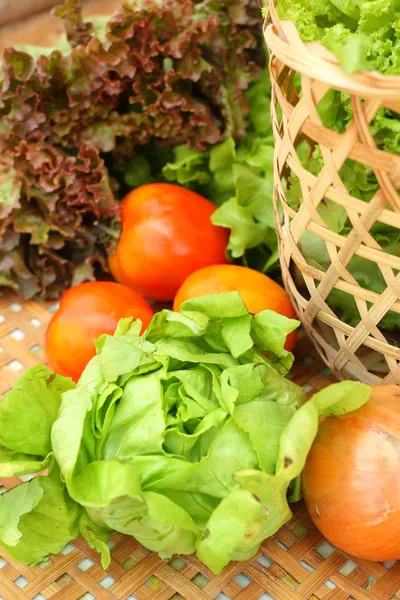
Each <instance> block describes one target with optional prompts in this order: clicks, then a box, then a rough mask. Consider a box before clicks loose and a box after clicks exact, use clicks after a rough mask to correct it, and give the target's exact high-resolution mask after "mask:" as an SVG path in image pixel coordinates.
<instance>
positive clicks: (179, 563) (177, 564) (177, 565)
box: [168, 556, 186, 571]
mask: <svg viewBox="0 0 400 600" xmlns="http://www.w3.org/2000/svg"><path fill="white" fill-rule="evenodd" d="M168 564H169V566H170V567H172V568H173V569H175V571H182V569H183V568H184V567H186V563H185V561H184V560H182V559H181V558H179V556H175V557H174V558H173V559H172V560H171V561H170V562H169V563H168Z"/></svg>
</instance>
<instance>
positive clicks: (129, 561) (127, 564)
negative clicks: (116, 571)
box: [122, 556, 137, 571]
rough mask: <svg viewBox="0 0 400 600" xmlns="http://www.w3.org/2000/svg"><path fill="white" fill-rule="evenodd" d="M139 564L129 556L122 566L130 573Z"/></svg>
mask: <svg viewBox="0 0 400 600" xmlns="http://www.w3.org/2000/svg"><path fill="white" fill-rule="evenodd" d="M136 564H137V561H136V560H135V559H134V558H133V557H132V556H128V558H127V559H126V560H125V561H124V562H123V563H122V566H123V567H124V569H125V570H126V571H129V570H130V569H132V567H134V566H135V565H136Z"/></svg>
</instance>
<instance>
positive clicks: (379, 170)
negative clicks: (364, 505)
mask: <svg viewBox="0 0 400 600" xmlns="http://www.w3.org/2000/svg"><path fill="white" fill-rule="evenodd" d="M265 39H266V42H267V45H268V48H269V50H270V72H271V82H272V122H273V130H274V137H275V145H276V152H275V183H274V187H275V192H274V202H275V214H276V220H277V229H278V236H279V242H280V257H281V266H282V273H283V279H284V282H285V286H286V289H287V290H288V292H289V293H290V295H291V297H292V299H293V302H294V304H295V306H296V309H297V312H298V315H299V317H300V319H301V321H302V323H303V326H304V328H305V329H306V331H307V333H308V334H309V336H310V337H311V339H312V340H313V341H314V343H315V345H316V347H317V349H318V351H319V353H320V355H321V356H322V358H323V360H324V361H325V363H326V364H327V365H329V367H330V368H331V369H332V371H333V372H334V373H335V374H336V375H337V376H338V377H341V378H347V379H349V378H350V379H358V380H360V381H363V382H365V383H370V384H376V383H380V382H382V381H383V382H385V383H396V384H400V365H399V361H400V347H399V346H400V343H399V341H400V338H399V339H396V338H398V334H393V333H387V332H385V331H384V330H382V328H380V326H379V324H380V322H381V321H382V319H383V317H384V316H385V315H386V314H387V313H388V311H394V312H395V313H400V274H399V272H400V257H398V256H394V255H393V254H388V253H387V252H385V251H384V249H383V248H382V247H381V246H380V245H379V243H378V242H377V241H376V239H374V238H373V236H372V235H371V233H370V230H371V228H372V227H373V225H374V224H375V223H380V224H385V225H390V226H393V227H397V228H399V227H400V197H399V195H398V191H397V190H398V189H399V188H400V156H396V155H395V154H390V153H388V152H385V151H383V150H380V149H379V148H378V147H377V143H376V140H374V137H373V135H372V134H371V130H370V127H369V124H370V123H371V121H372V120H373V118H374V116H375V114H376V113H377V111H378V110H379V108H380V107H382V106H383V107H386V108H388V109H390V110H392V111H395V112H397V113H400V77H388V76H383V75H381V74H379V73H375V72H364V73H360V74H357V75H355V76H352V77H350V76H347V75H345V73H344V72H343V71H342V69H341V67H340V65H339V64H338V61H337V60H336V58H335V57H334V56H333V55H332V54H331V53H329V52H328V51H327V50H326V49H325V48H323V47H322V45H320V44H318V43H312V44H304V43H303V42H302V40H301V39H300V36H299V34H298V32H297V29H296V27H295V25H294V23H292V22H281V21H280V20H279V17H278V14H277V10H276V0H271V2H270V9H269V16H268V18H267V23H266V28H265ZM295 78H296V79H295ZM299 80H300V81H301V92H298V91H296V87H297V90H298V89H299V86H298V83H297V82H298V81H299ZM332 88H333V89H335V90H338V91H341V92H344V93H346V94H348V95H349V96H350V99H351V106H352V111H353V121H352V122H351V123H350V125H349V126H348V127H347V129H346V131H345V132H344V133H341V134H339V133H336V132H335V131H332V130H331V129H328V128H327V127H325V126H324V125H323V123H322V121H321V118H320V116H319V113H318V108H317V106H318V103H319V102H320V101H321V99H323V98H324V96H325V94H326V93H327V92H329V91H330V90H331V89H332ZM304 139H307V140H308V141H309V142H310V144H311V146H312V147H313V148H315V147H316V146H319V149H320V153H321V155H322V158H323V162H324V166H323V168H322V170H321V171H320V172H319V174H318V175H315V174H313V173H311V172H310V171H309V170H308V169H307V168H306V167H304V165H303V164H302V163H301V160H300V158H299V156H298V153H297V151H296V149H297V148H298V146H299V144H300V142H301V141H302V140H304ZM348 159H351V160H352V161H355V162H357V163H360V164H362V165H366V166H368V167H370V168H371V169H372V171H373V172H374V174H375V176H376V179H377V182H378V184H379V189H378V191H377V193H376V194H375V195H374V197H373V198H372V199H371V201H370V202H365V201H363V200H360V199H358V198H356V197H354V196H352V195H351V194H350V193H349V192H348V190H347V188H346V186H345V185H344V183H343V181H342V179H341V177H340V170H341V168H342V166H343V165H344V164H345V162H346V161H347V160H348ZM289 174H290V175H291V174H294V175H295V176H296V177H297V178H298V181H299V184H300V188H301V196H302V198H301V202H300V207H299V209H298V210H294V209H293V208H291V206H290V205H289V202H288V176H289ZM326 199H328V200H329V201H331V202H333V203H336V204H338V205H340V206H341V207H344V208H345V210H346V212H347V217H348V222H349V225H350V227H351V231H350V233H349V234H348V235H346V236H344V235H341V234H338V233H335V232H334V231H331V230H330V229H329V228H328V227H327V225H326V223H325V221H324V220H323V219H322V217H321V216H320V213H319V212H318V210H317V209H318V207H319V205H320V203H321V202H324V201H325V200H326ZM305 232H311V233H312V234H314V236H315V238H314V239H318V241H319V242H322V244H323V247H324V249H325V248H326V251H327V253H328V255H329V260H330V266H329V268H327V269H326V271H322V270H320V269H319V268H316V266H315V265H313V264H310V262H311V261H310V260H307V259H306V258H305V257H304V253H303V252H302V246H301V237H302V235H303V234H304V233H305ZM353 257H362V258H364V259H367V260H368V261H371V263H375V265H377V266H378V269H379V278H380V279H381V281H382V283H383V285H382V293H381V294H378V293H375V292H372V291H370V290H369V289H365V288H363V287H362V286H361V285H359V283H358V282H357V281H356V279H355V278H354V277H353V276H352V274H351V273H350V272H349V270H348V266H349V263H350V261H351V259H352V258H353ZM333 290H339V291H340V292H342V293H343V292H344V293H346V294H348V295H349V296H348V297H349V300H350V301H351V300H352V298H354V300H355V302H356V306H357V309H358V312H359V322H358V324H355V325H354V326H351V325H348V324H346V323H345V322H343V320H341V318H340V313H338V312H334V311H333V310H332V309H331V308H330V306H329V305H328V303H327V298H328V297H329V294H331V292H332V291H333Z"/></svg>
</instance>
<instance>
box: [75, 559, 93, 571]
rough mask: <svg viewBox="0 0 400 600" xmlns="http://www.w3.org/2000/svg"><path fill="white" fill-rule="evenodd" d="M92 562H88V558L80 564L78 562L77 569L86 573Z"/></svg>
mask: <svg viewBox="0 0 400 600" xmlns="http://www.w3.org/2000/svg"><path fill="white" fill-rule="evenodd" d="M93 565H94V562H93V561H92V560H90V558H84V559H83V560H81V561H80V562H78V567H79V569H80V570H81V571H87V570H88V569H90V567H93Z"/></svg>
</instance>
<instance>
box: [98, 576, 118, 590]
mask: <svg viewBox="0 0 400 600" xmlns="http://www.w3.org/2000/svg"><path fill="white" fill-rule="evenodd" d="M113 583H115V579H114V577H111V575H107V576H106V577H104V579H102V580H101V581H100V585H101V587H103V588H104V589H105V590H108V588H110V587H111V586H112V585H113Z"/></svg>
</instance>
